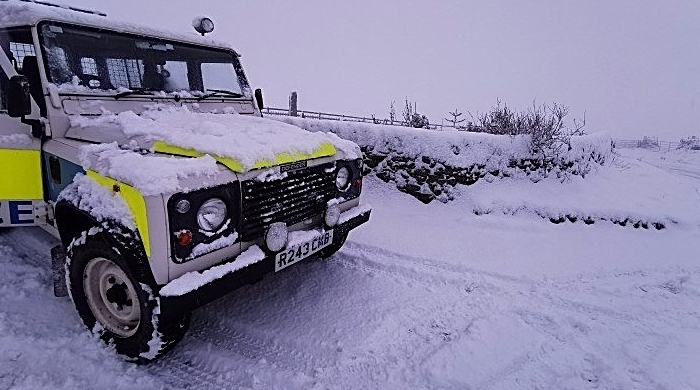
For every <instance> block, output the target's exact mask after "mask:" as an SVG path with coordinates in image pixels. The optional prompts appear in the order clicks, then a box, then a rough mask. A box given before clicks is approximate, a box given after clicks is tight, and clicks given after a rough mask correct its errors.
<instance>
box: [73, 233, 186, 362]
mask: <svg viewBox="0 0 700 390" xmlns="http://www.w3.org/2000/svg"><path fill="white" fill-rule="evenodd" d="M104 234H105V233H98V234H96V235H89V234H88V233H87V232H83V233H82V234H81V235H80V236H79V238H78V239H76V240H74V241H73V242H72V243H71V245H70V246H69V247H68V259H67V263H66V275H67V276H66V279H67V283H68V286H69V287H70V295H71V298H72V300H73V303H74V304H75V308H76V310H77V311H78V314H79V315H80V317H81V319H82V320H83V323H85V325H86V326H87V328H88V329H89V330H90V331H91V332H93V333H96V334H98V335H99V336H100V338H101V339H102V340H104V341H105V342H106V343H107V344H110V345H114V347H115V349H116V350H117V352H118V353H119V354H122V355H124V356H125V357H126V358H127V359H128V360H132V361H135V362H139V363H146V362H148V361H150V360H153V359H155V358H157V357H158V356H161V355H162V354H163V353H165V352H167V351H168V350H169V349H171V348H172V347H173V346H174V345H175V344H176V343H177V342H178V341H180V339H182V337H183V336H184V334H185V332H186V331H187V326H188V324H189V315H187V316H184V317H180V318H165V317H162V316H160V315H159V307H158V302H159V301H158V298H157V297H156V296H154V294H153V293H152V291H151V288H150V287H149V286H148V285H147V284H145V283H141V282H139V281H138V280H137V279H136V278H135V277H134V273H133V272H132V271H133V270H131V269H130V268H129V267H128V266H127V264H126V262H125V261H124V259H123V258H122V257H121V256H120V255H119V254H118V253H117V251H116V250H115V249H114V248H113V247H112V245H110V244H109V240H107V239H106V237H105V236H104Z"/></svg>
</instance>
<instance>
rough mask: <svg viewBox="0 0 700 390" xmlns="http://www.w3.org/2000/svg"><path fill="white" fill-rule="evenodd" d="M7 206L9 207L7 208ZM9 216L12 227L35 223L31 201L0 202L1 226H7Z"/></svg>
mask: <svg viewBox="0 0 700 390" xmlns="http://www.w3.org/2000/svg"><path fill="white" fill-rule="evenodd" d="M5 205H7V206H5ZM8 215H9V221H10V223H9V224H10V226H12V225H31V224H33V223H34V206H33V205H32V201H31V200H13V201H6V202H0V225H2V224H5V223H6V222H5V218H3V216H5V217H7V216H8Z"/></svg>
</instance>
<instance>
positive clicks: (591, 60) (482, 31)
mask: <svg viewBox="0 0 700 390" xmlns="http://www.w3.org/2000/svg"><path fill="white" fill-rule="evenodd" d="M63 2H64V3H68V4H73V5H76V6H84V7H90V8H97V9H100V10H102V11H105V12H107V14H108V15H109V16H110V17H113V18H115V19H122V20H132V21H135V22H139V23H147V24H150V25H152V26H154V27H159V28H164V29H167V30H174V31H179V32H183V31H188V30H191V26H190V24H191V20H192V18H193V17H194V16H196V15H206V16H209V17H211V18H212V19H213V20H214V22H215V25H216V28H215V30H214V32H213V33H212V34H211V36H212V38H215V39H217V40H223V41H228V42H231V43H232V44H233V46H234V47H236V48H237V50H238V51H239V52H240V53H241V54H242V55H243V57H242V61H243V64H244V67H245V69H246V72H247V75H248V78H249V79H250V82H251V85H252V86H253V87H254V88H256V87H260V88H262V89H263V91H264V93H265V98H266V103H267V105H268V106H274V107H286V106H287V101H288V96H289V93H290V92H291V91H297V92H298V94H299V108H300V109H305V110H314V111H324V112H331V113H345V114H350V115H359V116H370V115H371V114H375V115H376V116H377V117H382V118H384V117H387V116H388V111H389V104H390V103H391V102H392V101H395V102H396V107H397V112H399V113H400V111H401V108H402V106H403V100H404V98H405V97H408V98H409V99H410V100H411V101H415V102H417V104H418V111H419V112H420V113H422V114H425V115H427V116H428V118H429V119H430V121H431V123H440V122H441V121H442V118H445V117H447V116H448V114H447V112H448V111H450V110H454V109H455V108H457V109H459V110H460V111H463V112H465V115H466V112H472V113H474V114H476V113H477V112H483V111H485V110H487V109H488V108H489V107H490V106H492V105H493V104H494V103H495V102H496V99H500V100H501V101H503V102H505V103H507V104H508V105H510V106H512V107H514V108H517V109H525V108H527V107H528V106H530V105H531V104H532V102H533V101H536V102H537V103H551V102H558V103H563V104H566V105H568V106H570V108H571V116H572V117H581V116H582V115H583V113H584V111H585V112H586V119H587V126H586V127H587V129H588V131H589V132H596V131H606V132H609V133H611V134H613V135H615V136H617V137H622V138H632V137H639V136H642V135H652V136H658V137H659V138H660V139H665V140H670V141H677V140H678V139H679V138H680V137H681V136H686V135H692V134H695V135H698V136H700V1H698V0H686V1H683V0H653V1H652V0H586V1H579V0H529V1H521V0H508V1H498V0H492V1H483V0H479V1H477V0H473V1H469V0H452V1H447V0H423V1H415V0H352V1H331V0H297V1H288V0H286V1H283V0H238V1H237V0H200V1H191V0H188V1H184V0H179V1H178V0H148V1H144V0H138V1H137V0H115V1H110V2H96V1H94V0H63Z"/></svg>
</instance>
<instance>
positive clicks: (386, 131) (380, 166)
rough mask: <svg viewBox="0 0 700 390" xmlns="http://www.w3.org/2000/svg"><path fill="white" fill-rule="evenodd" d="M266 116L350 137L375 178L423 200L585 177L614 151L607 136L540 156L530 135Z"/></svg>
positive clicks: (577, 140)
mask: <svg viewBox="0 0 700 390" xmlns="http://www.w3.org/2000/svg"><path fill="white" fill-rule="evenodd" d="M270 117H271V118H274V119H277V120H280V121H283V122H286V123H290V124H294V125H297V126H299V127H301V128H304V129H306V130H309V131H324V132H332V133H335V134H337V135H338V136H340V137H341V138H344V139H348V140H351V141H354V142H355V143H357V144H358V145H360V147H361V149H362V152H363V154H364V159H365V163H366V166H367V167H368V169H370V170H372V171H373V172H374V173H375V174H376V175H377V177H379V178H381V179H382V180H384V181H385V182H393V183H395V184H396V186H397V187H398V188H399V189H400V190H402V191H404V192H407V193H409V194H411V195H413V196H415V197H416V198H418V199H420V200H421V201H423V202H425V203H428V202H430V201H432V200H434V199H437V200H440V201H442V202H447V201H449V200H452V199H453V198H454V191H453V189H454V187H455V186H456V185H457V184H464V185H470V184H473V183H475V182H476V181H477V180H480V179H484V180H488V181H490V180H493V179H495V178H496V177H501V178H504V177H509V178H511V177H515V178H521V179H528V180H531V181H533V182H538V181H540V180H542V179H543V178H546V177H557V178H561V179H565V178H566V177H567V176H569V175H578V176H582V177H585V176H586V175H587V174H588V173H590V172H591V170H593V169H594V167H596V166H599V165H603V164H605V163H606V162H608V161H609V160H610V158H611V153H612V149H613V146H612V140H611V138H610V137H608V136H604V135H587V136H580V137H573V138H572V139H571V147H570V148H564V150H563V151H562V152H560V153H558V155H556V156H555V157H552V158H548V159H544V158H542V157H539V156H537V155H535V154H533V153H532V152H531V150H530V148H529V144H530V142H529V141H530V139H529V136H515V137H512V136H503V135H493V134H484V133H467V132H462V131H435V130H425V129H414V128H408V127H400V126H385V125H374V124H368V123H356V122H341V121H331V120H317V119H304V118H296V117H286V116H270ZM567 149H568V150H567Z"/></svg>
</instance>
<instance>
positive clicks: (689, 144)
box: [679, 135, 700, 150]
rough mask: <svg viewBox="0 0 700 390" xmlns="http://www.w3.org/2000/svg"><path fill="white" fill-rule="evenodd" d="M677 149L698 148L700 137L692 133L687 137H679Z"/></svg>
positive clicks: (699, 148) (699, 146)
mask: <svg viewBox="0 0 700 390" xmlns="http://www.w3.org/2000/svg"><path fill="white" fill-rule="evenodd" d="M679 149H690V150H700V138H698V137H696V136H694V135H693V136H690V137H688V138H681V141H680V145H679Z"/></svg>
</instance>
